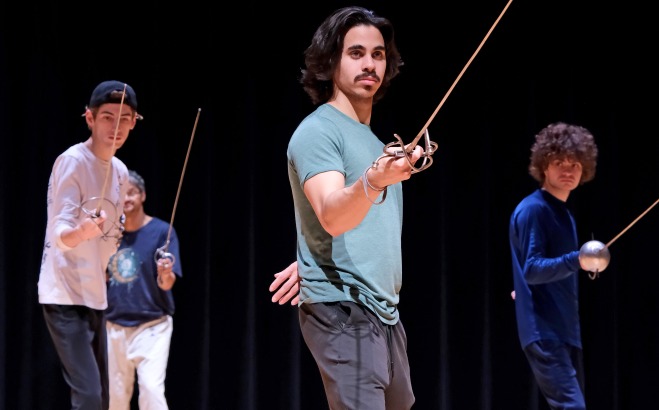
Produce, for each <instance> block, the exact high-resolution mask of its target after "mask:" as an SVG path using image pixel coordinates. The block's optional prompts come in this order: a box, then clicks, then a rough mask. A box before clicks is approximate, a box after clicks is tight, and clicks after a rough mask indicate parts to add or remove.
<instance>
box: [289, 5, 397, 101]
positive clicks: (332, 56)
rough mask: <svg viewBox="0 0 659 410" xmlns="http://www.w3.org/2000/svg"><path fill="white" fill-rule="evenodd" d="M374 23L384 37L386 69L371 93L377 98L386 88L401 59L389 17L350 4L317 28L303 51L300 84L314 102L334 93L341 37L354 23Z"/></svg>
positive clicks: (342, 38) (381, 95)
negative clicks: (378, 84)
mask: <svg viewBox="0 0 659 410" xmlns="http://www.w3.org/2000/svg"><path fill="white" fill-rule="evenodd" d="M360 25H367V26H374V27H375V28H377V29H378V30H380V33H382V37H383V38H384V43H385V51H386V56H387V57H386V58H387V70H386V71H385V74H384V78H383V79H382V84H381V85H380V88H379V89H378V91H377V92H376V93H375V95H374V96H373V102H374V103H375V102H377V101H379V100H380V99H381V98H382V97H383V96H384V94H385V92H386V90H387V89H388V88H389V85H390V82H391V80H392V79H393V78H394V77H395V76H396V75H398V72H399V69H400V67H401V66H402V65H403V61H402V59H401V57H400V53H399V52H398V48H397V47H396V43H395V42H394V28H393V26H392V24H391V22H390V21H389V20H387V19H386V18H384V17H379V16H376V15H375V14H374V13H373V12H372V11H370V10H368V9H365V8H363V7H357V6H350V7H344V8H341V9H338V10H337V11H335V12H334V13H333V14H332V15H330V16H329V17H327V19H325V21H324V22H323V23H322V24H321V25H320V26H319V27H318V29H317V30H316V32H315V33H314V35H313V38H312V40H311V44H310V45H309V47H307V49H306V50H305V52H304V56H305V58H304V63H305V66H306V69H302V76H301V78H300V83H302V85H303V88H304V91H306V93H307V94H308V95H309V97H311V101H312V102H313V103H314V104H318V103H321V102H325V101H327V100H329V99H330V97H332V94H333V93H334V84H333V80H332V78H333V74H334V71H335V69H336V67H337V65H338V64H339V62H340V61H341V54H342V52H343V40H344V38H345V35H346V33H347V32H348V31H349V30H350V29H351V28H353V27H355V26H360Z"/></svg>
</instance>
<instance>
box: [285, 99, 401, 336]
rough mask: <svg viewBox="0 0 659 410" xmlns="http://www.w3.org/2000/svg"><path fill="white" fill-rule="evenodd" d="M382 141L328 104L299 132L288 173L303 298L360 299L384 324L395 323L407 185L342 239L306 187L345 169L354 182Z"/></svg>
mask: <svg viewBox="0 0 659 410" xmlns="http://www.w3.org/2000/svg"><path fill="white" fill-rule="evenodd" d="M383 147H384V144H383V143H382V141H380V140H379V139H378V138H377V136H376V135H375V134H374V133H373V132H372V131H371V128H370V127H369V126H368V125H364V124H361V123H359V122H357V121H355V120H353V119H352V118H350V117H348V116H347V115H345V114H343V113H341V112H340V111H339V110H337V109H336V108H334V107H333V106H331V105H329V104H324V105H321V106H319V107H318V108H317V109H316V110H315V111H314V112H312V113H311V114H309V115H308V116H307V117H306V118H305V119H304V120H303V121H302V122H301V123H300V125H299V126H298V128H297V129H296V130H295V132H294V133H293V136H292V137H291V140H290V141H289V144H288V152H287V156H288V175H289V181H290V184H291V190H292V194H293V203H294V205H295V224H296V228H297V260H298V273H299V275H300V280H301V286H300V303H318V302H337V301H351V302H356V303H360V304H362V305H365V306H367V307H368V308H370V309H371V310H372V311H373V312H374V313H375V314H377V315H378V317H380V319H381V320H382V322H384V323H386V324H395V323H396V322H397V321H398V310H397V305H398V301H399V293H400V289H401V283H402V261H401V233H402V227H403V196H402V194H403V192H402V185H401V184H400V183H397V184H394V185H391V186H389V188H388V192H387V199H386V200H385V201H384V203H382V204H381V205H373V206H371V209H370V210H369V212H368V214H367V215H366V217H365V218H364V219H363V220H362V222H361V223H360V224H359V225H358V226H357V227H355V228H354V229H352V230H350V231H348V232H345V233H344V234H342V235H339V236H337V237H332V236H331V235H330V234H329V233H327V232H326V231H325V229H324V228H323V227H322V226H321V224H320V222H319V221H318V218H317V217H316V214H315V212H314V211H313V208H312V207H311V204H310V203H309V201H308V199H307V197H306V195H305V194H304V190H303V188H304V183H305V182H306V181H307V180H308V179H309V178H311V177H313V176H315V175H317V174H319V173H322V172H327V171H337V172H340V173H342V174H343V175H344V176H345V180H346V186H350V185H352V184H354V183H355V181H357V180H358V179H359V178H360V177H361V175H362V173H363V172H364V170H365V169H366V168H367V167H368V166H369V165H371V163H372V162H373V161H374V160H375V159H376V158H377V157H379V156H380V155H381V154H382V149H383ZM378 200H379V199H378Z"/></svg>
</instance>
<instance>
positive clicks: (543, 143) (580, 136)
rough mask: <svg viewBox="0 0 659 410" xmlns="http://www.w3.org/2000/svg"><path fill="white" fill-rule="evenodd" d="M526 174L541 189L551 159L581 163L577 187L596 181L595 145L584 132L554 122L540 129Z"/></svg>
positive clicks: (588, 133)
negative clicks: (538, 183)
mask: <svg viewBox="0 0 659 410" xmlns="http://www.w3.org/2000/svg"><path fill="white" fill-rule="evenodd" d="M530 159H531V163H530V165H529V174H531V176H532V177H533V178H534V179H535V180H536V181H538V182H540V185H542V184H543V183H544V182H545V171H546V170H547V167H548V166H549V163H550V162H551V161H553V160H554V159H569V160H572V161H577V162H579V163H581V167H582V174H581V180H580V181H579V185H582V184H584V183H586V182H588V181H591V180H592V179H593V178H595V168H596V167H597V145H595V139H594V138H593V135H592V134H591V133H590V131H588V130H587V129H586V128H584V127H581V126H578V125H571V124H566V123H564V122H556V123H553V124H550V125H548V126H547V127H545V128H543V129H542V130H541V131H540V132H539V133H538V134H537V135H536V136H535V142H534V144H533V146H532V147H531V158H530Z"/></svg>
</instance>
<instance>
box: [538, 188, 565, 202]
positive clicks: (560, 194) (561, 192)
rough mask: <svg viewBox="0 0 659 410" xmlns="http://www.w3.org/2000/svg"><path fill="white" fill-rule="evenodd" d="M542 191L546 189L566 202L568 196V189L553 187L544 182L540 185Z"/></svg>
mask: <svg viewBox="0 0 659 410" xmlns="http://www.w3.org/2000/svg"><path fill="white" fill-rule="evenodd" d="M542 190H543V191H547V192H549V193H550V194H552V195H553V196H555V197H556V198H558V199H560V200H561V201H563V202H567V198H568V197H569V196H570V191H566V190H564V189H555V188H554V187H552V186H551V185H549V184H544V185H543V186H542Z"/></svg>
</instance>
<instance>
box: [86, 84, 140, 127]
mask: <svg viewBox="0 0 659 410" xmlns="http://www.w3.org/2000/svg"><path fill="white" fill-rule="evenodd" d="M124 87H125V90H126V94H125V95H123V93H124ZM122 97H123V102H124V104H126V105H128V106H129V107H131V108H132V109H133V110H135V112H136V113H137V96H136V95H135V90H133V87H131V86H130V85H128V84H126V83H122V82H120V81H115V80H110V81H103V82H102V83H100V84H99V85H97V86H96V88H94V91H93V92H92V96H91V98H90V99H89V105H87V108H98V107H100V106H101V105H103V104H108V103H114V104H118V103H121V100H122ZM137 118H138V119H140V120H141V119H142V116H141V115H139V114H137Z"/></svg>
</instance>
